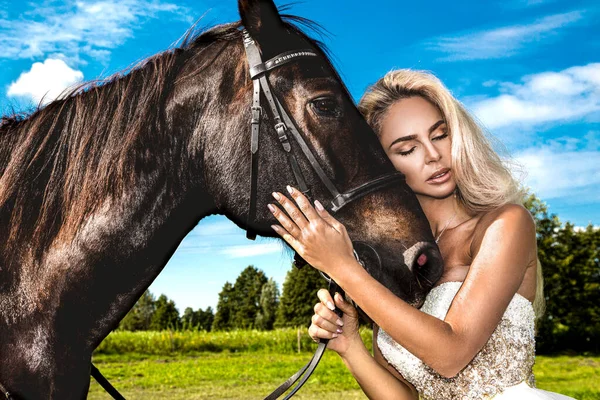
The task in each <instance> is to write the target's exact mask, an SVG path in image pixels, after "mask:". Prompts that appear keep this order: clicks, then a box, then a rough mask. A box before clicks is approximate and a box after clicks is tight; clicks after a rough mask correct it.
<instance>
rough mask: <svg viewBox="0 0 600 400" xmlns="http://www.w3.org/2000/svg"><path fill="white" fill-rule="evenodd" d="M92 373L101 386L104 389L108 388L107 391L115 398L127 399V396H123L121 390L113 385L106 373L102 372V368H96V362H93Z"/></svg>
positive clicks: (117, 399)
mask: <svg viewBox="0 0 600 400" xmlns="http://www.w3.org/2000/svg"><path fill="white" fill-rule="evenodd" d="M91 375H92V376H93V377H94V379H95V380H96V382H98V384H99V385H100V386H102V388H103V389H104V390H106V392H107V393H108V394H110V395H111V396H112V398H113V399H115V400H125V397H123V396H122V395H121V393H119V391H118V390H117V389H115V387H114V386H113V385H111V384H110V382H109V381H108V379H106V378H105V377H104V375H102V373H101V372H100V370H99V369H98V368H96V366H95V365H94V364H92V371H91Z"/></svg>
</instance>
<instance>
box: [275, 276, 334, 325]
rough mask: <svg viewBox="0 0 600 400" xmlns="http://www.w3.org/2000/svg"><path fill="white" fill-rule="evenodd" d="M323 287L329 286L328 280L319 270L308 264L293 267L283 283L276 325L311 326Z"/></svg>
mask: <svg viewBox="0 0 600 400" xmlns="http://www.w3.org/2000/svg"><path fill="white" fill-rule="evenodd" d="M321 288H327V281H325V279H323V277H322V276H321V274H320V273H319V271H317V270H316V269H314V268H312V267H308V266H305V267H303V268H301V269H298V268H295V267H292V269H291V270H290V271H288V273H287V275H286V277H285V281H284V283H283V293H282V295H281V299H280V302H279V308H278V309H277V318H276V320H275V327H294V326H309V325H310V318H311V317H312V315H313V313H314V305H315V304H316V303H317V302H318V301H319V299H318V298H317V291H318V290H319V289H321Z"/></svg>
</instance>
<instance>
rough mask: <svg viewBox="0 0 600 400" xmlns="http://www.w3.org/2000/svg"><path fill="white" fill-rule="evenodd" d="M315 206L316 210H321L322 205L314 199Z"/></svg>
mask: <svg viewBox="0 0 600 400" xmlns="http://www.w3.org/2000/svg"><path fill="white" fill-rule="evenodd" d="M315 207H317V210H319V211H323V210H324V208H323V205H322V204H321V203H320V202H319V200H315Z"/></svg>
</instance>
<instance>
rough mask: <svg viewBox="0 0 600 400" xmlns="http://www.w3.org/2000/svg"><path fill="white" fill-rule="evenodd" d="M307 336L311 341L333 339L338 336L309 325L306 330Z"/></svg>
mask: <svg viewBox="0 0 600 400" xmlns="http://www.w3.org/2000/svg"><path fill="white" fill-rule="evenodd" d="M308 334H309V335H310V337H311V338H313V340H315V339H335V338H336V337H338V336H339V334H338V333H337V332H329V331H326V330H325V329H323V328H319V327H318V326H316V325H311V326H310V327H309V328H308ZM315 341H316V340H315Z"/></svg>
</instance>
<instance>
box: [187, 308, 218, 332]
mask: <svg viewBox="0 0 600 400" xmlns="http://www.w3.org/2000/svg"><path fill="white" fill-rule="evenodd" d="M214 318H215V316H214V314H213V310H212V307H210V306H209V307H207V308H206V311H202V309H201V308H199V309H198V311H194V310H193V309H192V308H191V307H188V308H186V309H185V311H184V312H183V316H182V317H181V328H182V329H185V330H194V331H195V330H198V331H210V329H211V327H212V324H213V320H214Z"/></svg>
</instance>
